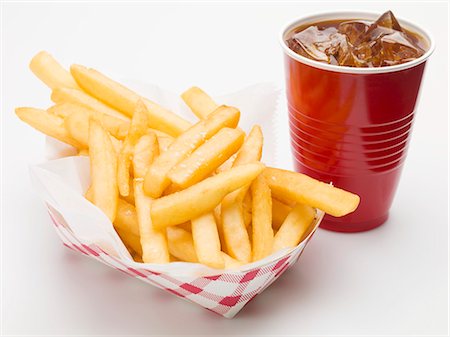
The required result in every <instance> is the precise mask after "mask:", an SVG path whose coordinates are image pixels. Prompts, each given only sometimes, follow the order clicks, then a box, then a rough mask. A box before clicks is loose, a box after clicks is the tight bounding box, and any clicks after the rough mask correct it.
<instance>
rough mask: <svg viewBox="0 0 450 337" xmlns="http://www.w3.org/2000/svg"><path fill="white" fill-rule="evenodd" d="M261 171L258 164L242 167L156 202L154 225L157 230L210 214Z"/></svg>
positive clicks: (152, 211) (153, 213)
mask: <svg viewBox="0 0 450 337" xmlns="http://www.w3.org/2000/svg"><path fill="white" fill-rule="evenodd" d="M159 158H160V157H159ZM263 169H264V165H262V164H261V163H254V164H248V165H242V166H240V167H236V168H232V169H231V170H229V171H226V172H222V173H220V174H218V175H215V176H212V177H209V178H206V179H205V180H203V181H201V182H199V183H198V184H195V185H193V186H191V187H188V188H187V189H185V190H182V191H180V192H176V193H173V194H170V195H168V196H164V197H161V198H159V199H156V200H155V201H154V202H153V204H152V209H151V211H150V215H151V217H152V221H153V224H154V225H155V226H156V227H157V228H163V227H166V226H173V225H178V224H181V223H183V222H186V221H188V220H191V219H195V218H197V217H198V216H200V215H202V214H205V213H207V212H210V211H212V210H213V209H214V208H215V207H216V206H217V205H218V204H219V203H220V202H221V201H222V199H223V197H224V196H225V195H227V194H228V193H230V192H232V191H234V190H236V189H238V188H240V187H242V186H244V185H246V184H249V183H250V182H251V181H252V180H253V179H255V177H256V176H257V175H258V174H260V173H261V172H262V171H263Z"/></svg>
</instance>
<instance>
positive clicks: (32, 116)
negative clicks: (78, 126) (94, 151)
mask: <svg viewBox="0 0 450 337" xmlns="http://www.w3.org/2000/svg"><path fill="white" fill-rule="evenodd" d="M16 115H17V117H19V118H20V119H21V120H22V121H24V122H25V123H27V124H28V125H30V126H31V127H33V128H35V129H36V130H38V131H41V132H43V133H45V134H46V135H47V136H50V137H53V138H55V139H57V140H59V141H61V142H64V143H66V144H69V145H72V146H74V147H76V148H78V149H82V148H83V147H84V146H83V145H82V144H80V142H78V141H76V140H75V139H74V138H73V137H71V136H70V134H69V133H68V132H67V130H66V128H65V127H64V120H63V119H62V118H60V117H58V116H55V115H53V114H51V113H49V112H47V111H45V110H40V109H34V108H17V109H16Z"/></svg>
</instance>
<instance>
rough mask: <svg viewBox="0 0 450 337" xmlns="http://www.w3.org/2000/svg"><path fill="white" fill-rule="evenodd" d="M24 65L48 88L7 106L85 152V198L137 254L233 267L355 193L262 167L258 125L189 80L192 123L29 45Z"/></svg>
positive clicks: (300, 232) (290, 239)
mask: <svg viewBox="0 0 450 337" xmlns="http://www.w3.org/2000/svg"><path fill="white" fill-rule="evenodd" d="M30 68H31V70H32V72H33V73H34V74H35V75H36V76H37V77H38V78H39V79H40V80H42V81H43V82H44V83H45V84H46V85H47V86H48V87H49V88H50V89H51V90H52V93H51V99H52V101H53V102H54V103H55V105H53V106H52V107H50V108H49V109H47V110H41V109H35V108H17V109H16V114H17V116H18V117H19V118H20V119H21V120H23V121H24V122H26V123H28V124H29V125H30V126H32V127H33V128H35V129H37V130H39V131H41V132H43V133H45V134H46V135H48V136H50V137H53V138H56V139H58V140H60V141H62V142H64V143H67V144H69V145H72V146H74V147H75V148H77V149H78V153H79V155H85V156H89V157H90V165H91V181H92V183H91V186H90V188H89V189H88V191H87V192H86V195H85V197H86V199H88V200H89V201H90V202H92V203H93V204H95V205H96V206H97V207H99V208H100V209H101V210H102V211H103V212H104V213H105V214H106V215H107V216H108V218H109V219H110V220H111V222H112V223H113V224H114V228H115V230H116V231H117V233H118V235H119V236H120V238H121V240H122V241H123V243H124V244H125V246H126V247H127V249H128V250H129V251H130V253H131V255H132V256H133V258H134V259H135V261H138V262H144V263H169V262H171V261H186V262H199V263H202V264H204V265H207V266H209V267H212V268H217V269H229V268H237V267H239V266H241V265H243V264H246V263H250V262H253V261H258V260H260V259H263V258H265V257H267V256H268V255H270V254H272V253H274V252H276V251H278V250H280V249H283V248H287V247H295V246H296V245H298V243H299V242H300V241H301V240H302V239H303V238H305V237H306V236H307V235H308V234H309V233H310V231H311V230H312V224H313V223H314V219H315V215H316V211H315V208H318V209H321V210H323V211H324V212H326V213H329V214H331V215H333V216H343V215H346V214H348V213H350V212H352V211H354V210H355V209H356V207H357V206H358V203H359V197H358V196H357V195H355V194H352V193H349V192H346V191H344V190H341V189H338V188H334V187H332V186H331V185H329V184H325V183H323V182H319V181H317V180H315V179H312V178H310V177H308V176H306V175H303V174H300V173H295V172H290V171H285V170H281V169H276V168H271V167H265V166H264V165H263V164H262V163H261V162H260V159H261V154H262V149H263V134H262V131H261V128H260V127H259V126H257V125H255V126H253V128H252V129H251V130H250V132H249V133H248V134H246V133H245V132H244V131H243V130H242V129H240V128H239V127H238V123H239V117H240V111H239V110H238V109H237V108H235V107H230V106H226V105H219V104H217V103H216V102H214V100H213V99H212V98H211V97H209V96H208V95H207V94H206V93H205V92H204V91H203V90H201V89H199V88H197V87H192V88H190V89H188V90H187V91H186V92H184V93H183V94H182V95H181V97H182V99H183V100H184V102H185V103H186V104H187V106H188V107H189V108H190V109H191V110H192V112H193V113H194V114H195V115H196V116H197V118H198V122H197V123H195V124H191V123H190V122H188V121H186V120H185V119H183V118H181V117H179V116H177V115H176V114H174V113H173V112H171V111H169V110H167V109H165V108H163V107H162V106H160V105H158V104H157V103H155V102H153V101H151V100H149V99H147V98H144V97H142V96H140V95H138V94H137V93H135V92H133V91H132V90H130V89H128V88H126V87H124V86H122V85H121V84H119V83H117V82H115V81H113V80H112V79H110V78H108V77H106V76H105V75H103V74H101V73H100V72H98V71H96V70H94V69H89V68H86V67H84V66H80V65H72V66H71V67H70V72H69V71H67V70H65V69H64V68H63V67H62V66H61V65H60V64H59V63H58V62H57V61H56V60H55V59H54V58H53V57H52V56H51V55H49V54H48V53H46V52H40V53H38V54H37V55H36V56H35V57H34V58H33V59H32V61H31V63H30Z"/></svg>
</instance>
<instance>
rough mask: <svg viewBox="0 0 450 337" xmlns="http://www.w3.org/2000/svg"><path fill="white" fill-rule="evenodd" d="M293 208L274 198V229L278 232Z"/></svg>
mask: <svg viewBox="0 0 450 337" xmlns="http://www.w3.org/2000/svg"><path fill="white" fill-rule="evenodd" d="M291 210H292V207H291V206H289V205H286V204H285V203H282V202H281V201H279V200H277V199H274V198H272V227H273V228H274V229H276V230H278V229H279V228H280V226H281V224H282V223H283V222H284V220H285V219H286V217H287V216H288V214H289V212H290V211H291Z"/></svg>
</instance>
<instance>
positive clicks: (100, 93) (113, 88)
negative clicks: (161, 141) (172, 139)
mask: <svg viewBox="0 0 450 337" xmlns="http://www.w3.org/2000/svg"><path fill="white" fill-rule="evenodd" d="M70 72H71V73H72V76H73V77H74V78H75V80H76V81H77V83H78V85H79V86H80V87H81V88H83V90H85V91H86V92H87V93H89V94H90V95H92V96H94V97H95V98H97V99H99V100H101V101H103V102H106V103H107V104H109V105H110V106H112V107H113V108H115V109H117V110H118V111H120V112H122V113H123V114H125V115H128V116H132V115H133V113H134V111H135V109H136V103H137V101H138V100H139V99H140V98H141V97H140V96H139V95H138V94H136V93H135V92H133V91H131V90H130V89H128V88H126V87H124V86H123V85H121V84H119V83H117V82H115V81H113V80H112V79H110V78H108V77H106V76H105V75H103V74H101V73H100V72H98V71H96V70H95V69H89V68H86V67H83V66H81V65H75V64H74V65H72V66H71V67H70ZM143 101H144V103H145V105H146V106H147V113H148V119H149V126H150V127H152V128H155V129H158V130H161V131H164V132H166V133H168V134H170V135H172V136H178V135H179V134H181V133H182V132H183V131H185V130H187V129H188V128H189V127H190V126H191V124H190V123H189V122H188V121H186V120H184V119H183V118H181V117H179V116H178V115H176V114H174V113H173V112H171V111H169V110H167V109H165V108H163V107H162V106H160V105H158V104H156V103H155V102H152V101H150V100H148V99H145V98H143Z"/></svg>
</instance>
